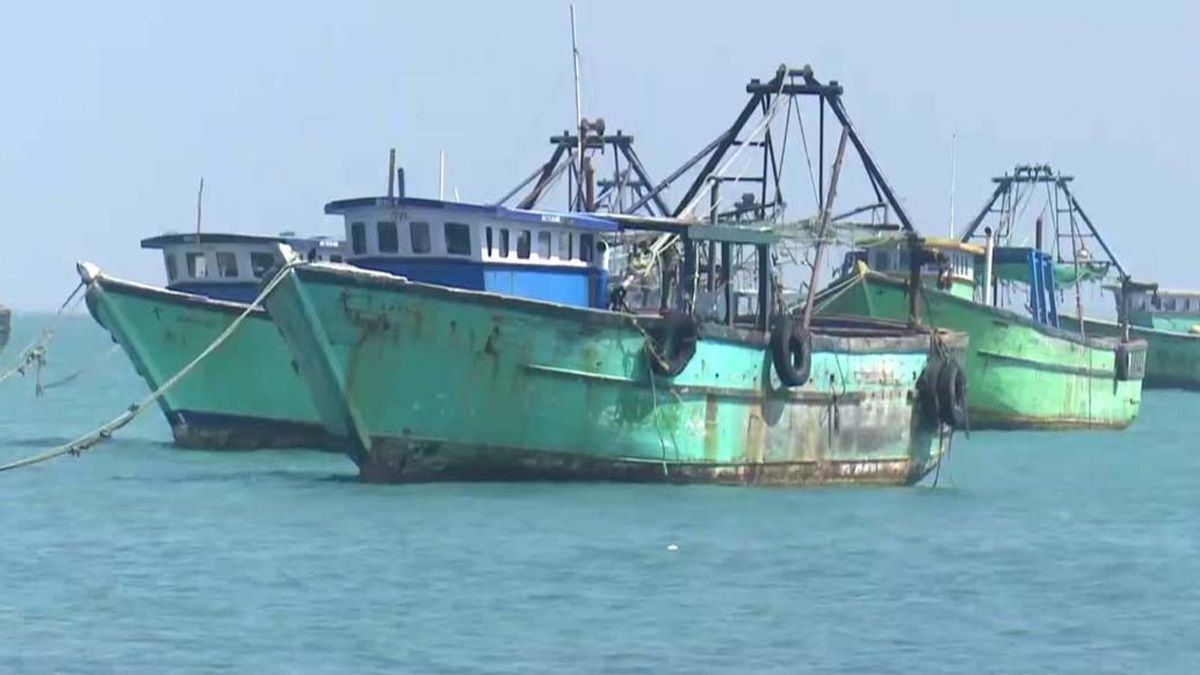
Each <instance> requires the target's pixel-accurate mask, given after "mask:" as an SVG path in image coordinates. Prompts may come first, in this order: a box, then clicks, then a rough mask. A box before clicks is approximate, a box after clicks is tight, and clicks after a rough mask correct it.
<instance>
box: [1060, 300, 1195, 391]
mask: <svg viewBox="0 0 1200 675" xmlns="http://www.w3.org/2000/svg"><path fill="white" fill-rule="evenodd" d="M1122 288H1123V287H1122V286H1109V287H1108V290H1110V291H1112V293H1113V297H1114V299H1115V301H1116V305H1117V316H1122V315H1124V312H1123V311H1122V308H1121V294H1122ZM1124 293H1125V295H1126V296H1127V297H1128V301H1129V308H1128V312H1127V314H1128V317H1129V320H1128V324H1129V325H1128V331H1129V335H1130V336H1131V337H1134V338H1137V339H1139V340H1145V341H1146V343H1147V344H1148V345H1149V350H1148V352H1147V355H1146V379H1145V385H1144V386H1146V387H1150V388H1170V389H1192V390H1200V292H1196V291H1181V290H1167V289H1159V288H1158V287H1157V285H1156V284H1145V283H1126V284H1125V285H1124ZM1063 325H1064V326H1068V327H1070V329H1071V330H1075V331H1078V330H1079V327H1078V326H1079V322H1078V320H1077V319H1076V318H1074V317H1063ZM1124 332H1125V328H1124V327H1123V326H1122V325H1121V324H1120V323H1117V322H1113V321H1102V320H1099V319H1089V318H1085V319H1084V321H1083V333H1084V334H1085V335H1099V336H1108V337H1118V336H1121V335H1123V334H1124Z"/></svg>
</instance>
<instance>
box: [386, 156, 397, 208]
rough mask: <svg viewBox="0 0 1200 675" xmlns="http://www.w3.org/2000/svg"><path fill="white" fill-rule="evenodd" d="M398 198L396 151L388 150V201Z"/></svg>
mask: <svg viewBox="0 0 1200 675" xmlns="http://www.w3.org/2000/svg"><path fill="white" fill-rule="evenodd" d="M395 196H396V149H395V148H390V149H388V199H391V198H393V197H395Z"/></svg>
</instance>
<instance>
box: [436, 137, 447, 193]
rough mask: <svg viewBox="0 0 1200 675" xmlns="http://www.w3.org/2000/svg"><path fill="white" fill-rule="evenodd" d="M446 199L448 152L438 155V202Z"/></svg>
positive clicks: (443, 151)
mask: <svg viewBox="0 0 1200 675" xmlns="http://www.w3.org/2000/svg"><path fill="white" fill-rule="evenodd" d="M445 199H446V151H445V150H442V151H441V152H439V153H438V201H445Z"/></svg>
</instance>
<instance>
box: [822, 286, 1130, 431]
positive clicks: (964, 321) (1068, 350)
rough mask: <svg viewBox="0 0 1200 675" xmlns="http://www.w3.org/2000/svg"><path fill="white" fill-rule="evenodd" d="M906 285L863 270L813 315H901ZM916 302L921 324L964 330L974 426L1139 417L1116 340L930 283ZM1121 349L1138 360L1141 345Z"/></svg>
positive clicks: (1105, 423)
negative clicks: (1086, 335) (1119, 366)
mask: <svg viewBox="0 0 1200 675" xmlns="http://www.w3.org/2000/svg"><path fill="white" fill-rule="evenodd" d="M907 289H908V285H907V283H906V282H905V281H903V280H901V279H896V278H893V277H890V276H886V275H883V274H879V273H876V272H872V271H869V270H861V271H858V272H855V273H854V274H852V275H850V276H847V277H845V278H843V279H841V280H839V281H838V282H835V283H834V284H833V285H831V286H830V287H829V288H827V289H825V290H824V291H822V292H821V294H820V295H819V297H818V313H819V314H821V315H852V316H874V317H882V318H892V319H902V318H904V317H906V316H908V312H909V309H908V308H909V299H908V290H907ZM921 301H922V316H923V321H925V322H926V325H930V326H936V327H939V328H947V329H951V330H956V331H963V332H965V333H967V334H968V335H969V336H970V344H969V346H968V349H967V360H966V366H967V378H968V382H969V385H968V404H969V409H970V418H971V426H972V428H997V429H1024V428H1037V429H1071V428H1112V429H1121V428H1124V427H1126V426H1128V425H1129V424H1130V423H1131V422H1132V421H1133V420H1134V419H1135V418H1136V417H1137V414H1138V410H1139V408H1140V406H1141V399H1142V394H1141V390H1142V381H1141V377H1140V376H1138V377H1135V378H1132V379H1126V380H1121V379H1118V378H1117V373H1116V356H1117V355H1116V348H1117V344H1118V343H1117V341H1115V340H1112V339H1105V338H1097V339H1083V338H1081V337H1080V336H1079V335H1076V334H1072V333H1069V332H1068V331H1064V330H1059V329H1054V328H1051V327H1048V326H1044V325H1040V324H1037V323H1034V322H1033V321H1031V320H1029V319H1027V318H1025V317H1022V316H1019V315H1017V314H1016V313H1014V312H1010V311H1008V310H1005V309H1000V308H996V307H989V306H986V305H982V304H979V303H975V302H973V301H971V300H968V299H964V298H958V297H955V296H952V295H950V294H948V293H944V292H941V291H938V290H935V289H928V288H926V289H923V295H922V298H921ZM1127 348H1128V349H1129V350H1131V351H1132V352H1133V354H1134V357H1135V359H1137V358H1139V356H1138V355H1139V354H1144V352H1145V349H1146V345H1145V343H1144V342H1135V343H1132V344H1129V345H1127ZM1139 363H1140V361H1139Z"/></svg>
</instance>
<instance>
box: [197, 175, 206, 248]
mask: <svg viewBox="0 0 1200 675" xmlns="http://www.w3.org/2000/svg"><path fill="white" fill-rule="evenodd" d="M203 203H204V176H201V177H200V190H199V191H198V192H197V193H196V243H197V244H199V243H200V216H201V209H202V208H203Z"/></svg>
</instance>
